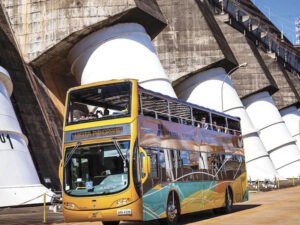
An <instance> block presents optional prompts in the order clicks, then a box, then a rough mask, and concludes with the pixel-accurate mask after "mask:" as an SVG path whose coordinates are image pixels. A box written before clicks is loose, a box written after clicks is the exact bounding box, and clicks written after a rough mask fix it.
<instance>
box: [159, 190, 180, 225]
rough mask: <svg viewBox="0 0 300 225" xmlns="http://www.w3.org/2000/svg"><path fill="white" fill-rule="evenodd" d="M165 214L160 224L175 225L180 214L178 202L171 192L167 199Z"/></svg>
mask: <svg viewBox="0 0 300 225" xmlns="http://www.w3.org/2000/svg"><path fill="white" fill-rule="evenodd" d="M166 213H167V218H166V219H165V220H162V221H160V222H161V224H164V225H165V224H167V225H175V224H176V223H177V220H178V217H179V214H180V209H179V201H178V198H177V195H176V194H175V192H172V193H171V194H170V195H169V197H168V201H167V208H166Z"/></svg>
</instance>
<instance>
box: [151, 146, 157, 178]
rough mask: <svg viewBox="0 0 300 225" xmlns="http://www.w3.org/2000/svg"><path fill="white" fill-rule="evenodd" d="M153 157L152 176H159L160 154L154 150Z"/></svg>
mask: <svg viewBox="0 0 300 225" xmlns="http://www.w3.org/2000/svg"><path fill="white" fill-rule="evenodd" d="M150 158H151V177H152V178H158V177H159V173H158V166H159V164H158V154H157V153H156V152H154V151H152V154H151V156H150Z"/></svg>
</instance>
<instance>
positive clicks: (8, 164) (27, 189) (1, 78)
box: [0, 66, 51, 207]
mask: <svg viewBox="0 0 300 225" xmlns="http://www.w3.org/2000/svg"><path fill="white" fill-rule="evenodd" d="M12 91H13V85H12V82H11V79H10V76H9V73H8V72H7V71H6V70H5V69H4V68H3V67H1V66H0V121H1V126H0V171H1V173H0V180H1V182H0V207H8V206H18V205H20V203H23V202H25V201H26V203H24V204H27V205H28V204H37V203H43V201H41V199H42V198H40V197H38V196H40V194H41V193H45V192H48V194H49V195H50V194H51V192H50V191H49V190H48V189H47V188H45V187H44V186H43V185H42V184H41V183H40V180H39V177H38V174H37V172H36V169H35V166H34V164H33V161H32V158H31V156H30V153H29V150H28V148H27V144H28V140H27V138H26V136H25V135H24V134H23V133H22V131H21V128H20V125H19V122H18V119H17V117H16V114H15V111H14V108H13V106H12V104H11V101H10V95H11V94H12ZM31 199H35V200H32V201H31Z"/></svg>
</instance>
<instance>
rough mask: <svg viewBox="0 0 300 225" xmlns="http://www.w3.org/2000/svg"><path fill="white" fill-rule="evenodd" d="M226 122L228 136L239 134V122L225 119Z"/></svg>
mask: <svg viewBox="0 0 300 225" xmlns="http://www.w3.org/2000/svg"><path fill="white" fill-rule="evenodd" d="M227 122H228V130H229V133H230V134H237V135H239V134H240V133H241V127H240V122H239V121H236V120H232V119H229V118H228V119H227Z"/></svg>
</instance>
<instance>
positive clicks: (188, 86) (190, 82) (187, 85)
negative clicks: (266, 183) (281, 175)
mask: <svg viewBox="0 0 300 225" xmlns="http://www.w3.org/2000/svg"><path fill="white" fill-rule="evenodd" d="M175 89H176V93H177V95H178V97H179V98H181V99H185V100H187V101H189V102H192V103H194V104H198V105H202V106H205V107H208V108H211V109H214V110H217V111H224V112H226V113H228V114H230V115H233V116H238V117H240V118H241V127H242V134H243V140H244V147H245V155H246V162H247V174H248V179H252V180H256V179H259V180H264V179H272V180H273V179H274V178H275V177H277V173H276V171H275V168H274V165H273V164H272V162H271V160H270V158H269V155H268V153H267V151H266V149H265V147H264V145H263V144H262V142H261V140H260V138H259V135H258V133H257V131H256V129H255V128H254V126H253V124H252V122H251V120H250V118H249V116H248V114H247V112H246V110H245V108H244V106H243V104H242V102H241V100H240V98H239V96H238V94H237V92H236V91H235V89H234V88H233V86H232V83H231V80H230V79H229V78H228V76H227V74H226V72H225V70H224V69H223V68H214V69H210V70H207V71H205V72H202V73H199V74H197V75H194V76H192V77H191V78H188V79H186V80H185V81H183V82H182V83H180V84H179V85H177V86H176V87H175Z"/></svg>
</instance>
